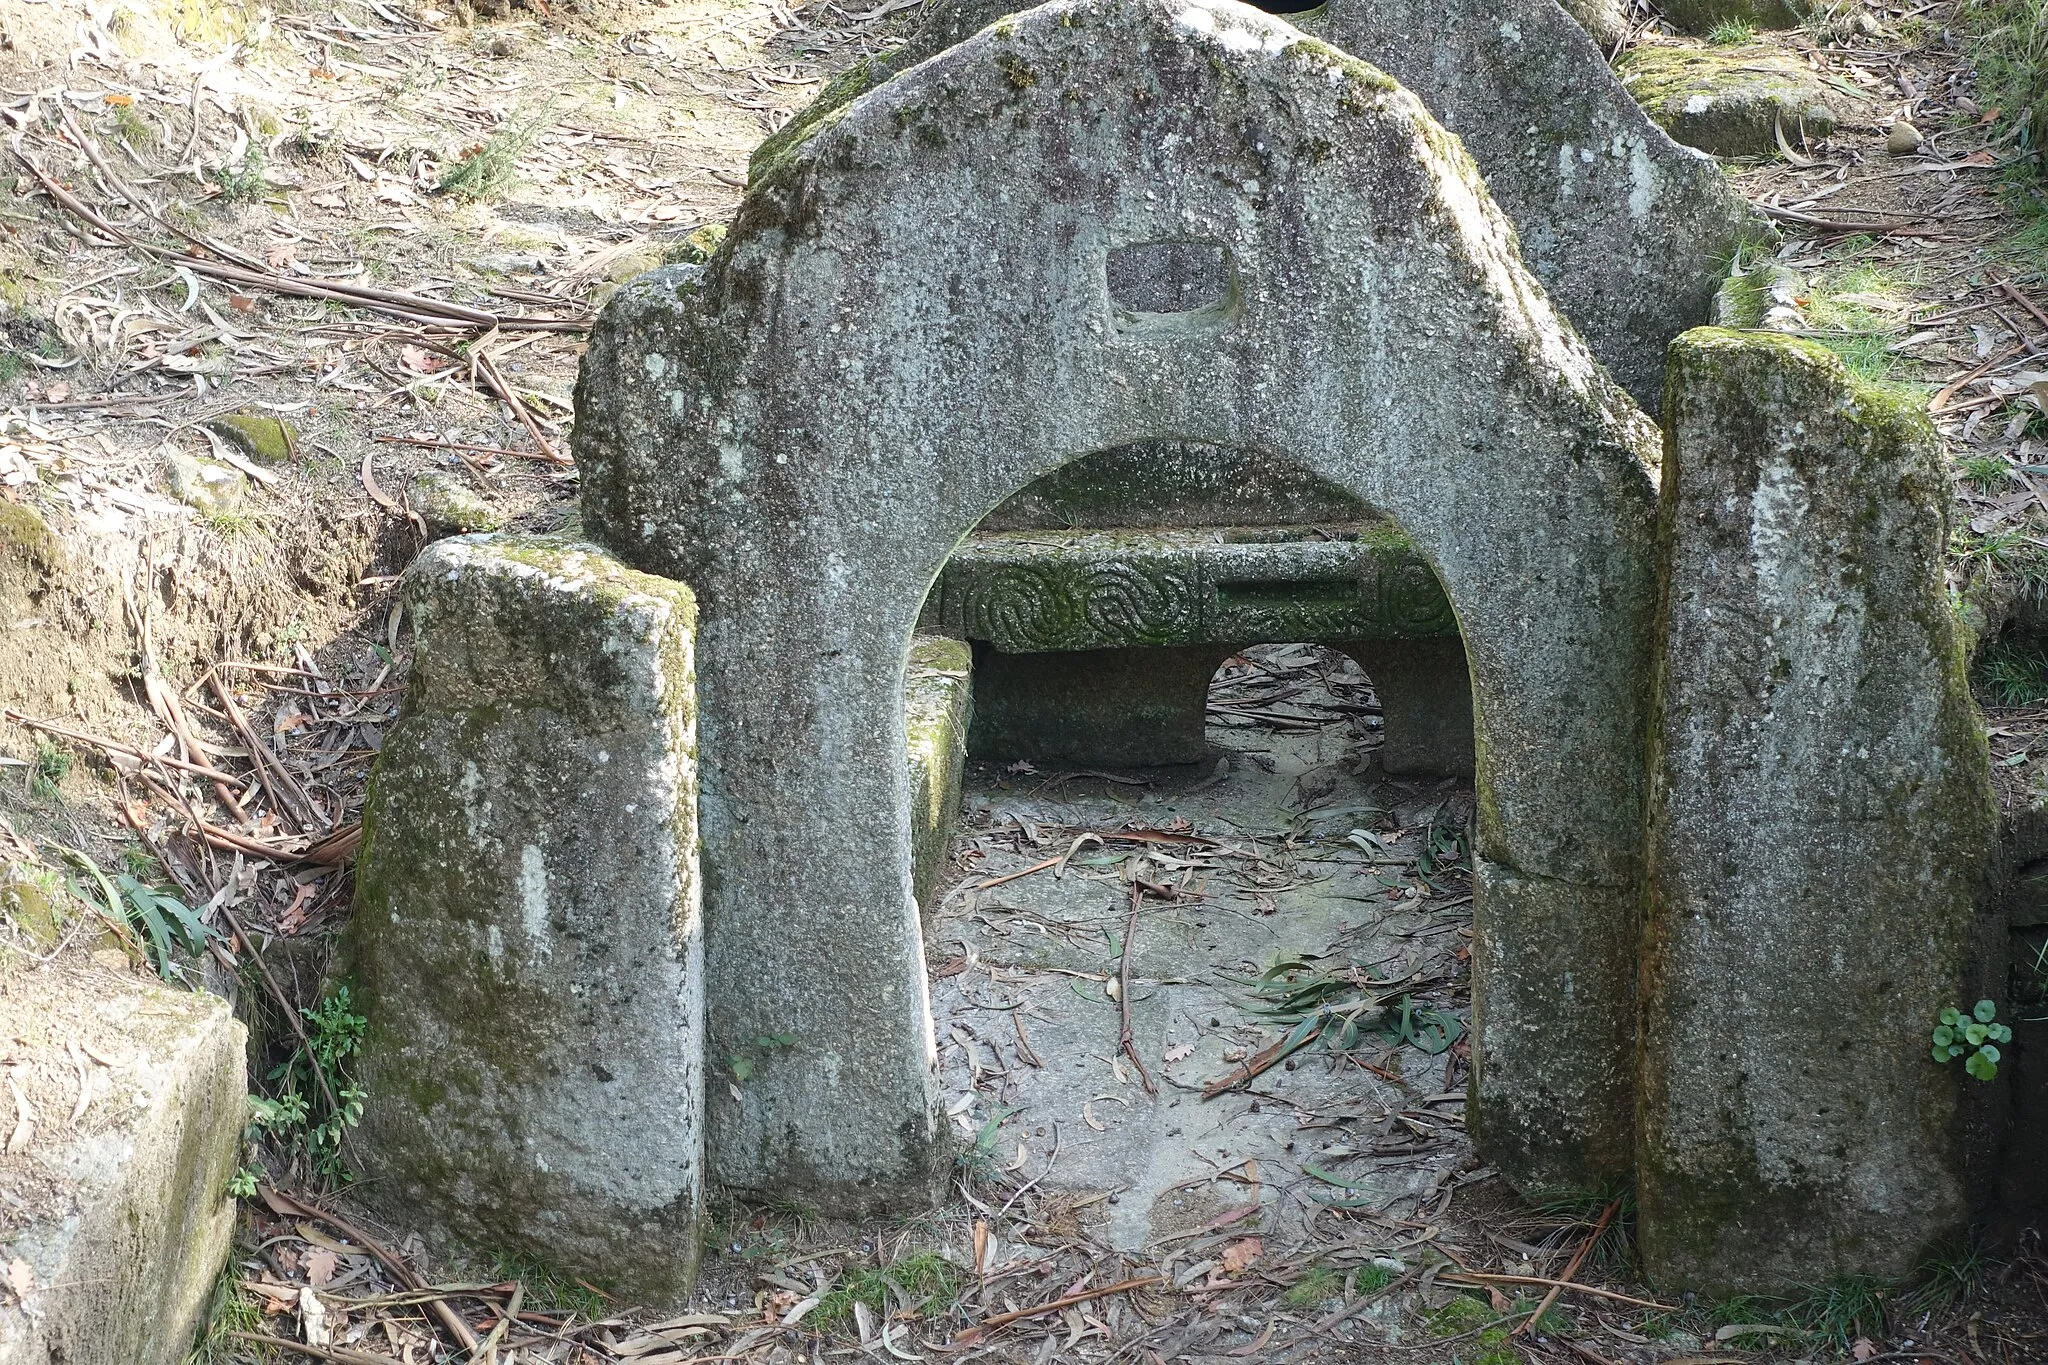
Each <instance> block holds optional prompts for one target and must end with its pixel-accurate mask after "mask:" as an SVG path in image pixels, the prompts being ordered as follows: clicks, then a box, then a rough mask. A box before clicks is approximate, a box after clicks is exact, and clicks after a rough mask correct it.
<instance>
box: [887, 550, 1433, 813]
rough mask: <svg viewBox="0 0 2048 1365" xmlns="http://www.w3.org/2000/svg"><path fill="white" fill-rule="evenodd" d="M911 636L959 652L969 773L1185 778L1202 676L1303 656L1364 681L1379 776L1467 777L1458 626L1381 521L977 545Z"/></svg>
mask: <svg viewBox="0 0 2048 1365" xmlns="http://www.w3.org/2000/svg"><path fill="white" fill-rule="evenodd" d="M920 627H921V629H924V630H926V631H930V632H933V633H937V634H944V635H950V636H953V637H956V638H962V639H966V640H970V641H972V642H973V643H974V646H975V664H974V720H973V724H972V728H971V730H970V732H969V748H970V751H971V752H972V753H974V754H975V755H976V756H978V757H989V758H1031V759H1038V760H1043V761H1055V762H1066V763H1080V764H1093V765H1098V766H1133V767H1143V766H1151V765H1165V764H1182V763H1194V762H1198V761H1200V760H1201V759H1203V758H1204V757H1206V756H1207V755H1208V753H1209V748H1208V743H1207V740H1206V734H1205V712H1206V704H1207V698H1208V690H1209V680H1210V678H1211V676H1212V675H1213V674H1214V673H1215V671H1216V669H1217V666H1218V665H1220V664H1221V663H1222V662H1223V661H1224V660H1225V659H1228V658H1229V657H1230V656H1231V655H1233V654H1235V653H1237V652H1238V651H1239V650H1241V649H1243V648H1245V647H1246V646H1248V645H1253V644H1262V643H1282V642H1313V643H1318V644H1324V645H1327V646H1329V647H1331V648H1333V649H1336V650H1339V651H1341V652H1342V653H1345V654H1349V655H1350V656H1351V657H1352V658H1354V659H1356V660H1357V661H1358V662H1359V665H1360V666H1361V667H1362V668H1364V669H1365V671H1366V672H1367V674H1369V675H1370V676H1371V678H1372V681H1373V687H1374V690H1375V691H1376V692H1377V694H1378V696H1379V701H1380V710H1381V715H1382V723H1383V726H1384V734H1385V742H1384V743H1383V745H1382V747H1381V749H1380V756H1381V761H1382V763H1383V764H1384V766H1385V768H1386V771H1387V772H1389V773H1392V774H1396V775H1410V774H1412V775H1447V774H1460V775H1464V774H1470V773H1471V772H1472V698H1471V687H1470V684H1469V682H1468V680H1467V678H1466V672H1465V651H1464V644H1463V642H1462V641H1461V640H1460V639H1459V638H1458V626H1457V618H1456V617H1455V615H1454V614H1453V613H1452V610H1451V603H1450V599H1449V598H1448V597H1446V596H1445V595H1444V591H1443V588H1442V587H1441V585H1439V584H1438V582H1437V579H1436V574H1435V573H1434V572H1433V571H1432V570H1431V568H1430V566H1429V563H1428V561H1426V560H1425V559H1424V558H1423V557H1422V556H1421V555H1420V554H1419V553H1417V552H1416V550H1415V548H1414V546H1413V545H1412V543H1411V542H1410V541H1409V540H1408V538H1407V537H1406V536H1405V535H1403V534H1402V533H1401V532H1400V531H1399V529H1398V528H1396V527H1394V526H1393V525H1391V524H1390V523H1388V522H1385V521H1353V522H1344V523H1335V524H1323V525H1311V526H1222V527H1213V526H1212V527H1193V528H1180V527H1171V528H1164V529H1158V530H1128V529H1104V528H1087V529H1075V530H1064V531H1061V530H1047V529H1031V530H1007V531H981V532H977V533H976V534H975V535H973V536H971V537H969V538H968V539H967V541H966V542H965V543H963V544H962V545H961V547H960V548H959V549H958V550H956V551H955V552H954V553H953V556H952V558H951V559H950V560H949V561H948V563H947V565H946V568H945V570H944V571H943V572H942V573H941V575H940V577H939V581H938V584H937V585H936V587H935V588H934V590H933V592H932V594H931V596H930V598H929V599H927V602H926V606H925V614H924V619H923V621H922V622H921V623H920Z"/></svg>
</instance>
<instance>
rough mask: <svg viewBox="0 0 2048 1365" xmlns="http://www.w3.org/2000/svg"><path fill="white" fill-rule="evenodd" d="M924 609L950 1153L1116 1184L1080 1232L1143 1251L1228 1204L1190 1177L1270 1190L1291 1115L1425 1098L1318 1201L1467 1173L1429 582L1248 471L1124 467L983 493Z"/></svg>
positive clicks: (1382, 538) (935, 999) (1465, 1028)
mask: <svg viewBox="0 0 2048 1365" xmlns="http://www.w3.org/2000/svg"><path fill="white" fill-rule="evenodd" d="M921 620H922V625H923V627H924V628H926V629H931V630H950V631H953V632H955V633H957V634H959V635H961V636H964V637H965V639H964V640H962V641H960V642H957V643H955V648H956V649H959V650H960V652H959V653H957V654H955V655H954V659H955V662H956V664H957V665H959V666H960V667H959V670H958V671H960V672H971V675H972V682H971V691H972V717H973V718H972V721H971V723H969V722H967V720H966V708H965V707H964V706H963V707H960V708H957V709H955V710H954V711H953V712H952V713H951V714H952V715H953V717H954V718H955V720H956V722H957V723H960V724H962V725H963V726H964V727H965V728H964V731H963V732H962V733H961V734H959V735H958V736H956V739H955V744H954V746H953V752H954V753H955V754H956V755H957V754H961V753H962V751H964V755H965V761H964V762H963V763H961V765H960V770H961V772H962V774H963V775H962V778H961V787H960V793H961V799H960V803H959V816H960V819H959V823H958V824H957V825H954V826H953V827H952V828H949V829H948V830H947V831H946V837H944V838H943V839H942V840H940V841H939V842H942V843H943V845H944V853H943V855H942V856H941V857H940V858H938V859H937V860H933V861H929V862H928V861H927V857H926V856H925V855H924V854H922V853H921V854H920V856H919V859H918V864H919V865H918V871H917V879H916V880H917V889H918V893H919V894H918V900H919V903H920V905H921V906H922V908H923V910H924V914H923V916H922V918H923V927H924V954H925V962H926V965H927V969H928V971H929V972H930V992H931V995H930V998H931V1006H932V1009H933V1017H934V1038H935V1041H936V1045H937V1058H938V1067H937V1070H938V1078H939V1082H940V1087H941V1091H940V1099H941V1103H942V1107H943V1109H944V1111H945V1112H946V1114H947V1115H948V1118H949V1122H950V1124H951V1126H952V1127H953V1128H954V1129H955V1132H956V1136H957V1137H958V1138H959V1139H960V1140H961V1141H962V1142H963V1143H966V1144H968V1145H969V1146H970V1148H972V1149H975V1150H987V1151H994V1150H998V1149H999V1150H1000V1152H1001V1154H1002V1158H1003V1164H1004V1165H1005V1166H1010V1167H1013V1168H1014V1169H1013V1172H1012V1174H1014V1175H1015V1176H1016V1177H1017V1178H1018V1179H1026V1180H1028V1179H1032V1178H1039V1179H1041V1180H1042V1181H1044V1182H1049V1184H1050V1185H1051V1186H1052V1187H1054V1188H1066V1187H1069V1186H1081V1187H1086V1188H1116V1189H1120V1190H1122V1191H1124V1193H1123V1194H1122V1195H1120V1196H1119V1198H1118V1200H1117V1202H1116V1203H1115V1204H1114V1205H1113V1206H1110V1207H1109V1208H1108V1209H1107V1210H1106V1214H1107V1218H1106V1227H1105V1234H1106V1235H1107V1236H1108V1237H1109V1238H1110V1239H1111V1240H1112V1241H1113V1242H1115V1243H1116V1244H1118V1245H1120V1246H1125V1247H1129V1248H1136V1247H1140V1246H1143V1245H1147V1244H1149V1243H1151V1242H1153V1241H1155V1240H1157V1239H1158V1238H1160V1237H1170V1236H1173V1235H1175V1234H1176V1233H1178V1232H1183V1231H1185V1230H1186V1227H1187V1226H1190V1225H1192V1224H1191V1223H1190V1220H1191V1219H1192V1220H1193V1222H1194V1223H1199V1222H1200V1221H1201V1219H1202V1218H1207V1217H1211V1216H1214V1214H1215V1213H1216V1211H1217V1207H1219V1206H1220V1205H1222V1204H1224V1203H1227V1202H1228V1201H1229V1200H1230V1198H1231V1197H1232V1191H1233V1185H1232V1182H1231V1180H1229V1179H1228V1178H1225V1179H1222V1180H1203V1179H1198V1177H1200V1176H1202V1175H1204V1174H1205V1173H1206V1172H1209V1171H1211V1170H1213V1169H1221V1168H1227V1167H1230V1166H1232V1165H1233V1164H1234V1163H1236V1164H1241V1163H1243V1162H1246V1161H1251V1162H1254V1163H1258V1162H1263V1163H1264V1165H1265V1168H1266V1169H1267V1170H1269V1171H1272V1172H1275V1173H1278V1172H1281V1171H1283V1170H1284V1171H1287V1172H1291V1173H1292V1174H1291V1175H1290V1176H1289V1177H1288V1178H1289V1179H1292V1178H1294V1176H1296V1175H1298V1174H1299V1164H1298V1163H1299V1160H1300V1159H1301V1158H1299V1157H1298V1156H1296V1155H1295V1145H1296V1139H1297V1137H1298V1131H1299V1123H1298V1115H1299V1114H1300V1113H1305V1112H1318V1113H1328V1114H1330V1115H1332V1116H1333V1117H1332V1118H1331V1120H1330V1121H1331V1122H1332V1123H1333V1124H1335V1123H1338V1122H1340V1121H1342V1122H1348V1121H1350V1120H1351V1119H1353V1118H1362V1116H1363V1114H1364V1110H1365V1109H1372V1110H1373V1111H1374V1112H1375V1113H1376V1114H1378V1115H1380V1117H1381V1119H1383V1118H1384V1115H1385V1114H1386V1113H1389V1112H1394V1113H1398V1112H1401V1111H1402V1110H1403V1109H1404V1108H1407V1107H1411V1106H1412V1105H1413V1104H1414V1103H1415V1102H1417V1101H1418V1100H1419V1098H1420V1097H1423V1096H1434V1097H1435V1102H1436V1104H1437V1105H1438V1106H1439V1107H1440V1113H1439V1115H1438V1122H1437V1123H1436V1124H1435V1125H1434V1127H1433V1128H1431V1130H1430V1132H1431V1134H1432V1139H1431V1140H1430V1141H1428V1142H1409V1143H1406V1144H1404V1147H1405V1155H1404V1157H1403V1159H1402V1161H1400V1162H1397V1163H1395V1164H1393V1165H1387V1164H1386V1163H1384V1162H1379V1163H1376V1164H1375V1167H1374V1169H1373V1173H1372V1175H1371V1177H1370V1179H1369V1180H1368V1177H1367V1175H1366V1174H1365V1173H1364V1172H1363V1171H1359V1172H1355V1173H1354V1174H1355V1175H1356V1178H1357V1179H1359V1180H1360V1182H1361V1184H1360V1187H1359V1191H1358V1192H1357V1193H1355V1194H1353V1195H1348V1196H1346V1197H1347V1198H1358V1197H1360V1196H1361V1195H1362V1194H1363V1193H1364V1192H1365V1191H1366V1190H1367V1188H1368V1187H1369V1188H1370V1189H1371V1190H1372V1191H1373V1192H1374V1193H1375V1199H1376V1206H1377V1207H1379V1208H1380V1209H1381V1211H1382V1212H1388V1211H1394V1212H1401V1211H1404V1210H1405V1211H1407V1212H1416V1211H1419V1202H1418V1201H1420V1200H1422V1198H1423V1196H1425V1195H1427V1194H1428V1193H1429V1192H1431V1191H1433V1190H1434V1189H1436V1188H1437V1185H1438V1183H1439V1181H1440V1177H1442V1176H1443V1174H1444V1173H1445V1172H1446V1171H1448V1170H1449V1169H1451V1168H1453V1167H1454V1166H1455V1165H1457V1164H1458V1163H1460V1162H1462V1161H1464V1160H1465V1158H1466V1155H1467V1154H1468V1152H1469V1142H1468V1140H1467V1139H1466V1138H1465V1137H1464V1135H1463V1132H1462V1130H1461V1128H1460V1127H1459V1125H1458V1122H1457V1119H1458V1107H1457V1106H1455V1105H1451V1104H1449V1103H1448V1101H1447V1100H1446V1098H1445V1097H1446V1096H1448V1095H1450V1094H1452V1092H1454V1091H1456V1090H1457V1089H1458V1088H1459V1087H1461V1086H1462V1085H1463V1084H1464V1083H1465V1080H1466V1078H1467V1077H1468V1076H1469V1065H1470V1062H1469V1048H1470V1040H1469V1031H1470V1024H1471V1009H1470V984H1469V983H1470V978H1469V959H1470V944H1471V934H1472V928H1471V915H1472V904H1473V896H1472V885H1471V864H1470V860H1469V851H1470V840H1469V835H1470V822H1471V816H1472V812H1473V810H1474V805H1475V801H1474V795H1473V788H1472V784H1471V772H1472V745H1471V708H1470V701H1469V688H1468V686H1467V683H1466V677H1465V667H1464V661H1463V644H1462V641H1461V640H1460V638H1459V636H1458V634H1457V630H1456V620H1455V614H1454V613H1452V612H1451V611H1450V610H1449V604H1448V598H1447V597H1445V595H1444V593H1443V589H1442V586H1441V584H1439V583H1438V582H1437V580H1436V577H1435V574H1434V572H1433V571H1432V570H1431V569H1430V567H1429V565H1428V563H1427V562H1426V561H1425V560H1423V559H1422V558H1421V556H1420V555H1419V554H1418V553H1417V552H1416V551H1415V550H1414V547H1413V546H1412V545H1411V544H1410V543H1408V541H1407V539H1406V537H1405V536H1403V535H1402V534H1401V533H1400V532H1399V531H1398V528H1396V527H1395V526H1393V524H1392V523H1390V522H1388V521H1386V520H1385V519H1384V518H1381V517H1379V516H1378V515H1377V514H1376V513H1374V512H1373V511H1372V510H1371V509H1370V508H1368V507H1366V506H1365V505H1364V504H1363V503H1362V502H1360V501H1359V500H1358V499H1356V498H1355V497H1353V496H1352V495H1350V494H1347V493H1345V492H1344V491H1343V490H1342V489H1340V488H1337V487H1335V486H1334V485H1331V484H1329V483H1328V482H1326V481H1324V480H1322V479H1320V478H1318V477H1316V476H1315V475H1313V474H1311V473H1310V472H1308V471H1306V470H1303V469H1301V468H1299V467H1298V466H1295V465H1293V464H1292V463H1290V462H1288V461H1285V460H1281V459H1278V458H1275V457H1273V456H1272V455H1270V454H1269V453H1266V452H1261V451H1257V450H1253V449H1245V448H1235V447H1223V446H1215V445H1205V444H1203V443H1197V442H1139V443H1134V444H1131V445H1127V446H1121V447H1115V448H1111V449H1108V450H1104V451H1101V452H1097V453H1095V454H1092V455H1088V456H1085V457H1083V458H1081V459H1078V460H1075V461H1073V462H1072V463H1070V464H1067V465H1064V466H1062V467H1061V468H1060V469H1058V470H1056V471H1054V472H1053V473H1051V474H1048V475H1046V476H1044V477H1042V478H1040V479H1038V480H1036V481H1034V482H1033V483H1032V484H1030V485H1028V486H1027V487H1026V488H1025V489H1023V490H1021V491H1020V492H1018V493H1017V494H1014V495H1012V496H1011V497H1010V498H1008V499H1006V500H1005V501H1004V502H1003V503H1001V504H1000V505H999V506H998V507H997V508H996V509H995V510H994V511H993V512H991V513H990V515H989V516H988V517H986V518H984V519H983V521H982V522H981V523H980V525H979V526H977V528H976V530H975V531H974V532H973V533H972V534H970V535H969V536H968V537H967V538H966V539H965V540H964V541H963V542H962V544H961V545H960V546H959V547H958V548H957V549H956V550H955V552H954V554H953V555H952V557H951V559H950V560H949V562H948V565H947V567H946V569H945V570H943V571H942V572H941V574H940V576H939V579H938V581H937V582H936V583H935V584H934V586H933V589H932V592H931V594H930V596H929V597H928V599H927V603H926V607H925V610H924V611H923V612H922V613H921ZM1304 636H1310V637H1313V638H1302V637H1304ZM961 645H965V646H966V647H967V648H965V649H961V648H960V646H961ZM968 649H971V656H970V655H969V653H968V652H967V651H968ZM933 657H935V654H934V646H933V644H932V642H931V641H930V640H929V639H927V640H926V641H925V642H923V643H921V644H917V645H914V646H913V650H912V667H911V669H910V671H909V674H908V678H907V683H906V687H907V693H906V712H907V714H908V715H909V716H910V720H909V730H910V739H911V746H912V750H913V762H912V778H911V780H912V786H913V808H912V819H913V843H916V842H918V841H919V840H920V839H922V840H924V841H925V842H926V843H927V845H929V844H930V843H931V842H933V840H932V838H931V835H930V834H928V833H927V831H926V829H925V827H924V824H923V821H924V820H925V817H926V813H927V811H928V809H929V805H930V801H931V795H932V792H933V790H934V785H935V784H934V781H933V774H932V773H931V771H930V769H929V763H930V758H931V755H932V754H933V753H934V752H936V751H938V750H939V749H941V748H943V747H944V746H942V745H936V744H934V743H933V733H934V732H933V728H932V724H931V718H932V717H933V716H935V715H936V714H938V708H937V707H935V706H933V705H932V704H931V703H930V702H929V701H927V700H921V698H929V697H930V696H932V695H933V689H934V688H936V687H944V686H951V685H955V684H953V683H951V682H950V681H948V682H940V681H939V679H940V678H941V676H942V674H941V673H940V672H938V671H935V670H934V669H933V668H932V667H931V666H930V664H929V660H930V659H931V658H933ZM920 660H924V661H925V662H923V663H920ZM970 660H971V662H970ZM1361 660H1370V661H1373V663H1374V666H1377V667H1379V668H1381V670H1382V672H1383V674H1384V676H1385V677H1386V678H1387V679H1390V680H1392V682H1393V686H1392V687H1391V688H1388V687H1387V685H1386V684H1385V683H1379V682H1378V681H1377V680H1376V679H1375V678H1373V677H1368V675H1367V672H1366V671H1365V669H1364V668H1363V667H1361ZM1383 692H1384V693H1385V694H1386V695H1385V696H1384V697H1383V695H1382V693H1383ZM1390 702H1391V706H1390V705H1389V703H1390ZM1390 709H1391V711H1392V720H1391V722H1390V721H1389V719H1388V712H1389V710H1390ZM1390 726H1391V728H1390ZM921 765H923V766H922V767H921ZM949 815H950V811H949ZM950 823H951V822H950V820H949V824H950ZM970 964H971V966H970ZM995 996H1000V997H1001V1000H1000V1001H998V1000H996V999H995ZM992 1011H993V1012H996V1013H1002V1012H1008V1013H1010V1014H1011V1015H1012V1022H1011V1025H1010V1027H1009V1028H1008V1029H1007V1030H996V1031H991V1029H990V1028H989V1022H988V1021H989V1019H990V1017H991V1013H992ZM998 1022H1000V1020H999V1021H998ZM1304 1028H1306V1029H1309V1030H1311V1033H1312V1036H1308V1037H1306V1038H1297V1037H1296V1035H1297V1034H1298V1033H1299V1031H1300V1030H1302V1029H1304ZM1290 1038H1295V1045H1294V1046H1291V1047H1287V1046H1286V1045H1287V1044H1288V1040H1289V1039H1290ZM1282 1047H1286V1055H1284V1056H1277V1057H1275V1056H1274V1050H1275V1049H1277V1048H1282ZM1259 1057H1273V1064H1272V1065H1271V1066H1270V1067H1262V1068H1259V1069H1258V1070H1257V1071H1256V1072H1252V1071H1248V1070H1247V1069H1246V1068H1247V1066H1248V1065H1256V1063H1248V1062H1247V1059H1255V1058H1259ZM1239 1072H1244V1073H1245V1074H1241V1075H1240V1074H1238V1073H1239ZM1205 1093H1213V1094H1214V1095H1215V1096H1216V1098H1217V1099H1218V1100H1219V1101H1220V1103H1218V1104H1210V1103H1208V1102H1207V1101H1206V1100H1204V1099H1203V1098H1202V1096H1203V1094H1205ZM1247 1106H1249V1107H1247ZM1339 1110H1342V1111H1343V1116H1342V1118H1341V1120H1340V1118H1339V1117H1336V1115H1337V1113H1338V1111H1339ZM1226 1112H1228V1113H1229V1114H1230V1115H1231V1116H1232V1122H1231V1123H1230V1124H1228V1125H1223V1124H1220V1123H1219V1121H1218V1119H1219V1116H1220V1115H1222V1114H1224V1113H1226ZM1075 1115H1078V1116H1079V1121H1078V1122H1076V1121H1075V1120H1074V1118H1073V1116H1075ZM1373 1121H1374V1122H1378V1121H1379V1120H1373ZM1055 1146H1057V1148H1058V1153H1059V1154H1058V1155H1057V1157H1055V1151H1054V1148H1055ZM1370 1148H1371V1144H1370V1143H1368V1144H1366V1145H1364V1146H1360V1147H1358V1148H1357V1150H1359V1151H1366V1150H1370ZM1326 1161H1327V1164H1328V1165H1330V1166H1332V1167H1344V1166H1345V1158H1344V1157H1343V1156H1342V1155H1341V1154H1340V1155H1339V1156H1335V1157H1330V1158H1327V1159H1326ZM1312 1164H1313V1163H1312ZM1254 1168H1255V1169H1256V1166H1255V1167H1254ZM1345 1178H1350V1177H1345ZM1191 1182H1192V1183H1191ZM1272 1188H1277V1186H1275V1187H1272ZM1267 1192H1268V1193H1271V1189H1269V1190H1268V1191H1267ZM1238 1193H1239V1196H1240V1197H1241V1190H1240V1191H1238ZM1280 1202H1285V1201H1280ZM1327 1202H1328V1201H1327V1200H1325V1201H1316V1200H1308V1201H1301V1200H1295V1201H1292V1202H1286V1203H1285V1207H1284V1208H1281V1209H1279V1210H1278V1212H1277V1216H1278V1218H1279V1219H1280V1221H1281V1222H1282V1223H1283V1224H1285V1223H1288V1222H1293V1223H1295V1224H1297V1225H1298V1224H1300V1222H1301V1220H1302V1219H1304V1218H1305V1217H1311V1216H1313V1215H1314V1214H1315V1213H1316V1212H1317V1210H1318V1209H1320V1208H1322V1207H1324V1206H1325V1205H1326V1204H1327Z"/></svg>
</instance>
